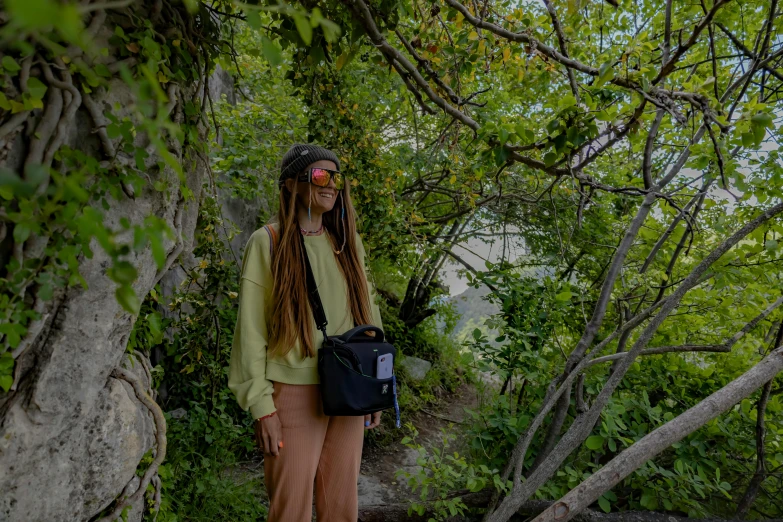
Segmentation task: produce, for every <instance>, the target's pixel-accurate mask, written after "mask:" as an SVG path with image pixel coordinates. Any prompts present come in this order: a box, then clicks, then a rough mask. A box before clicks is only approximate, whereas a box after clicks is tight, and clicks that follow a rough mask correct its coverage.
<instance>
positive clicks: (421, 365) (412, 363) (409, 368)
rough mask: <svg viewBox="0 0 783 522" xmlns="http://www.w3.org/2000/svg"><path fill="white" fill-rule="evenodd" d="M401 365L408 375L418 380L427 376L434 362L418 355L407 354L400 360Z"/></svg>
mask: <svg viewBox="0 0 783 522" xmlns="http://www.w3.org/2000/svg"><path fill="white" fill-rule="evenodd" d="M400 366H401V367H402V368H403V370H404V371H405V373H406V375H408V377H410V378H411V379H413V380H414V381H415V382H418V381H422V380H424V378H425V377H426V376H427V372H428V371H430V368H432V363H431V362H429V361H425V360H424V359H419V358H418V357H412V356H407V357H405V359H403V360H402V361H401V362H400Z"/></svg>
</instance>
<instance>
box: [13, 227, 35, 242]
mask: <svg viewBox="0 0 783 522" xmlns="http://www.w3.org/2000/svg"><path fill="white" fill-rule="evenodd" d="M32 231H33V229H32V227H30V224H29V223H25V222H21V223H17V224H16V225H15V226H14V242H16V243H24V242H25V241H27V238H28V237H30V233H31V232H32Z"/></svg>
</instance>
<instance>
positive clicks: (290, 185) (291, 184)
mask: <svg viewBox="0 0 783 522" xmlns="http://www.w3.org/2000/svg"><path fill="white" fill-rule="evenodd" d="M296 185H297V182H296V180H295V179H293V178H288V179H287V180H285V188H287V189H288V191H289V192H296Z"/></svg>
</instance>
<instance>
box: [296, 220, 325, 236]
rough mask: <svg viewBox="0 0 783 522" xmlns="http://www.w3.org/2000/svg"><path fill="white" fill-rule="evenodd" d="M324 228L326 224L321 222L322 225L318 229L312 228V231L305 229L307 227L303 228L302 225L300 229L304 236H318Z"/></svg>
mask: <svg viewBox="0 0 783 522" xmlns="http://www.w3.org/2000/svg"><path fill="white" fill-rule="evenodd" d="M323 229H324V224H323V223H321V226H320V227H318V230H312V231H310V230H305V229H304V228H302V227H299V231H300V232H301V233H302V235H303V236H317V235H318V234H320V233H321V231H322V230H323Z"/></svg>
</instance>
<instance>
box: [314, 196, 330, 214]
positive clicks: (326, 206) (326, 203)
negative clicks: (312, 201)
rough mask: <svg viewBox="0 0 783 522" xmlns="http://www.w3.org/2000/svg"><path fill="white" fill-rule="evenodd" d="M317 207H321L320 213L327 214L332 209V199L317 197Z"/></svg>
mask: <svg viewBox="0 0 783 522" xmlns="http://www.w3.org/2000/svg"><path fill="white" fill-rule="evenodd" d="M318 206H319V207H321V208H320V210H321V213H324V212H329V211H331V210H332V209H333V208H334V199H329V198H324V197H320V196H319V197H318Z"/></svg>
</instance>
